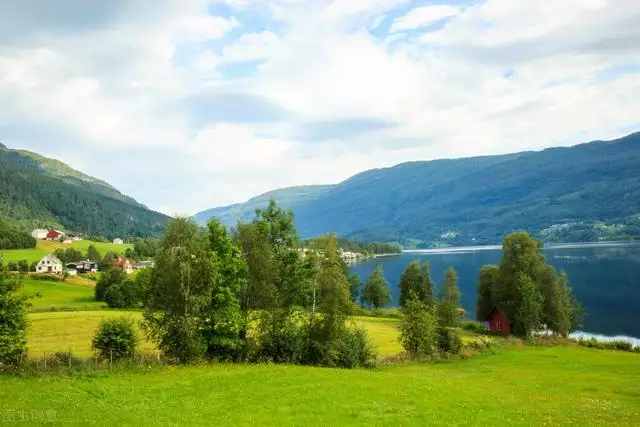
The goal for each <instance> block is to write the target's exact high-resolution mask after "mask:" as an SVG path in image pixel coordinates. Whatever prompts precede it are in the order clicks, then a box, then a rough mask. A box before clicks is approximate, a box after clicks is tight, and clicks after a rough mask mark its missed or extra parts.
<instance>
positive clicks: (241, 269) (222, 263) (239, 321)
mask: <svg viewBox="0 0 640 427" xmlns="http://www.w3.org/2000/svg"><path fill="white" fill-rule="evenodd" d="M207 229H208V235H207V241H206V244H207V245H208V250H209V251H210V252H211V262H212V264H213V275H212V278H213V289H212V293H211V301H210V303H209V306H208V307H207V308H206V310H205V312H206V317H205V322H204V334H205V336H206V340H207V354H208V355H209V356H210V357H217V358H220V359H226V360H234V359H236V358H237V357H238V356H239V355H240V353H241V350H242V347H243V344H244V342H243V340H244V338H245V337H244V336H242V335H241V333H242V332H243V331H245V330H246V325H245V319H244V316H243V314H242V309H241V306H240V297H241V292H242V290H243V288H244V287H245V283H246V271H247V265H246V262H245V260H244V258H243V256H242V251H241V250H240V248H239V247H238V245H237V244H236V242H234V241H233V240H232V239H231V237H230V236H229V235H228V234H227V230H226V228H225V227H224V226H223V225H222V224H220V222H219V221H218V220H217V219H212V220H211V221H209V223H208V224H207Z"/></svg>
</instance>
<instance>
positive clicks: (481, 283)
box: [476, 264, 498, 322]
mask: <svg viewBox="0 0 640 427" xmlns="http://www.w3.org/2000/svg"><path fill="white" fill-rule="evenodd" d="M497 277H498V266H497V265H492V264H488V265H485V266H484V267H482V268H481V269H480V276H479V277H478V292H477V293H478V298H477V300H476V320H478V321H480V322H483V321H484V320H485V319H484V316H485V315H486V314H487V313H488V312H489V310H491V309H492V308H493V307H494V306H495V305H496V301H495V297H494V289H495V287H496V280H497Z"/></svg>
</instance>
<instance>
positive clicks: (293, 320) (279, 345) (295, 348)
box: [254, 312, 309, 364]
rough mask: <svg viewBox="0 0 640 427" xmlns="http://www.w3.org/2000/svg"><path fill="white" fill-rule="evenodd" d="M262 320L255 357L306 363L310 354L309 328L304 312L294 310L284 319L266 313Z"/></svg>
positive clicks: (262, 359) (274, 360)
mask: <svg viewBox="0 0 640 427" xmlns="http://www.w3.org/2000/svg"><path fill="white" fill-rule="evenodd" d="M263 316H265V317H264V318H263V319H262V321H261V326H260V329H261V332H260V338H259V345H258V349H257V352H256V353H255V355H254V357H256V359H257V360H258V361H270V362H274V363H292V364H301V363H304V362H305V360H306V358H307V355H308V341H309V335H308V328H307V327H305V325H304V320H305V319H303V314H302V313H300V312H294V313H292V314H290V315H288V316H287V317H286V318H284V319H274V318H271V316H274V314H272V313H265V314H263Z"/></svg>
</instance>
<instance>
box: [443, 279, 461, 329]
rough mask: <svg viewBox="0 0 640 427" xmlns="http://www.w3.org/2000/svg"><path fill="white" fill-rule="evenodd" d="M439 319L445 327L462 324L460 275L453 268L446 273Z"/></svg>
mask: <svg viewBox="0 0 640 427" xmlns="http://www.w3.org/2000/svg"><path fill="white" fill-rule="evenodd" d="M438 318H439V320H440V324H441V325H442V326H445V327H453V326H457V325H458V323H459V322H460V318H461V307H460V289H459V288H458V275H457V273H456V271H455V270H454V269H453V268H449V269H447V271H446V272H445V273H444V284H443V285H442V291H441V292H440V302H439V304H438Z"/></svg>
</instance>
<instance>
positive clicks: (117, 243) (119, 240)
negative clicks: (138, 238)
mask: <svg viewBox="0 0 640 427" xmlns="http://www.w3.org/2000/svg"><path fill="white" fill-rule="evenodd" d="M123 243H124V241H123V240H122V239H121V238H119V237H116V238H115V239H113V244H114V245H121V244H123Z"/></svg>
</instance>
